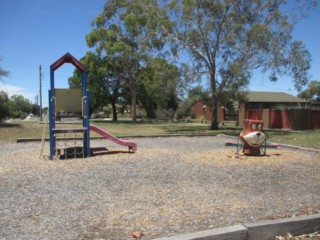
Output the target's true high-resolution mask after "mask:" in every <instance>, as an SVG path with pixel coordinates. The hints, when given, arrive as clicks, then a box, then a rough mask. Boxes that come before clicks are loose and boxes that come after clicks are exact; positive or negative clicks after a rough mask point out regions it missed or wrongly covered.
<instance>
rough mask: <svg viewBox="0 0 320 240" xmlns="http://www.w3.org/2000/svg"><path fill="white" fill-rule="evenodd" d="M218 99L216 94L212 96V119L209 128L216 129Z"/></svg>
mask: <svg viewBox="0 0 320 240" xmlns="http://www.w3.org/2000/svg"><path fill="white" fill-rule="evenodd" d="M218 101H219V98H218V97H217V96H215V94H214V97H213V109H212V121H211V126H210V130H218V125H219V123H218Z"/></svg>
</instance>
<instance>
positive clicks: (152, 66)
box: [139, 58, 181, 118]
mask: <svg viewBox="0 0 320 240" xmlns="http://www.w3.org/2000/svg"><path fill="white" fill-rule="evenodd" d="M180 80H181V79H180V72H179V69H178V67H177V66H176V65H173V64H169V63H168V62H167V61H166V60H165V59H161V58H156V59H154V60H152V61H150V62H149V64H148V66H147V67H146V68H144V69H143V70H142V71H141V73H140V75H139V83H140V94H139V102H140V103H141V105H142V107H144V109H145V110H146V112H147V116H148V117H150V118H153V117H155V115H154V114H155V110H164V109H165V110H169V109H172V110H176V109H177V106H178V97H177V95H178V94H177V90H178V86H179V83H180Z"/></svg>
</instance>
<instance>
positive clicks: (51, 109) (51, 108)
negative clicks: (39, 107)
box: [48, 90, 56, 160]
mask: <svg viewBox="0 0 320 240" xmlns="http://www.w3.org/2000/svg"><path fill="white" fill-rule="evenodd" d="M53 91H54V90H49V109H48V111H49V112H48V114H49V136H50V160H53V155H54V149H55V145H56V139H55V136H54V134H53V131H52V129H53V128H54V127H55V119H54V118H55V117H54V111H55V110H54V107H55V106H54V105H55V103H54V100H53Z"/></svg>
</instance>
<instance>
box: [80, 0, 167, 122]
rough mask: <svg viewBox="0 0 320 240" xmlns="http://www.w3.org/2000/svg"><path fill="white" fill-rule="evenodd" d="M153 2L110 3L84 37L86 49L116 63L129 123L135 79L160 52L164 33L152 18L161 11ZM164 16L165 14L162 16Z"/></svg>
mask: <svg viewBox="0 0 320 240" xmlns="http://www.w3.org/2000/svg"><path fill="white" fill-rule="evenodd" d="M156 6H157V2H156V0H132V1H125V0H109V1H107V2H106V4H105V6H104V11H103V12H102V13H101V14H100V15H98V16H97V17H96V19H95V20H93V22H92V26H93V30H92V32H91V33H89V34H88V35H87V36H86V40H87V44H88V46H89V47H95V49H96V52H97V54H98V55H100V56H101V57H106V58H107V59H110V61H113V66H115V64H117V63H118V66H117V69H118V71H121V72H122V76H123V77H125V78H126V86H127V88H128V89H130V95H131V104H132V120H133V121H136V102H137V94H138V89H139V84H138V77H139V74H140V72H141V69H143V68H145V67H146V66H147V65H148V61H149V59H152V58H153V57H155V55H158V54H159V53H160V52H161V49H162V48H163V46H164V42H163V36H164V35H163V34H161V31H160V32H159V31H156V30H159V29H160V30H161V28H160V27H159V26H160V25H159V23H162V24H164V25H166V24H165V21H163V19H162V18H161V17H160V22H158V21H157V20H158V19H159V17H158V18H155V16H156V15H157V14H158V13H159V12H163V10H162V9H160V8H156ZM163 16H165V14H163Z"/></svg>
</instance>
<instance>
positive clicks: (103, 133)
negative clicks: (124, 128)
mask: <svg viewBox="0 0 320 240" xmlns="http://www.w3.org/2000/svg"><path fill="white" fill-rule="evenodd" d="M90 130H91V131H94V132H96V133H98V134H99V135H101V136H102V137H104V138H105V139H108V140H111V141H113V142H115V143H117V144H119V145H121V146H125V147H128V148H129V152H131V151H132V152H135V151H137V144H136V143H135V142H133V141H130V140H125V139H119V138H117V137H115V136H113V135H111V134H110V133H107V132H106V131H103V130H102V129H101V128H99V127H97V126H94V125H90Z"/></svg>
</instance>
